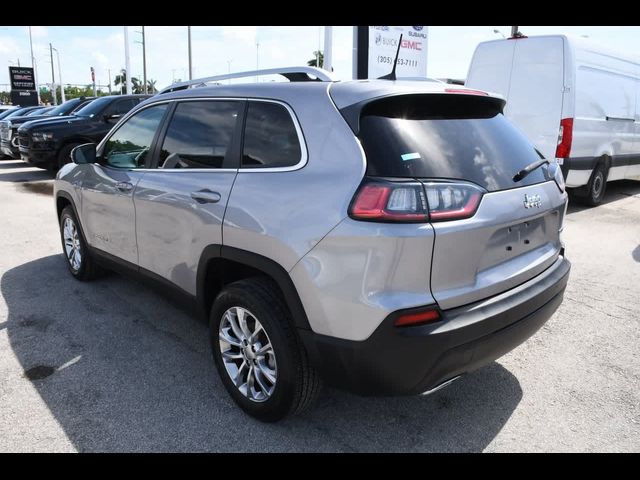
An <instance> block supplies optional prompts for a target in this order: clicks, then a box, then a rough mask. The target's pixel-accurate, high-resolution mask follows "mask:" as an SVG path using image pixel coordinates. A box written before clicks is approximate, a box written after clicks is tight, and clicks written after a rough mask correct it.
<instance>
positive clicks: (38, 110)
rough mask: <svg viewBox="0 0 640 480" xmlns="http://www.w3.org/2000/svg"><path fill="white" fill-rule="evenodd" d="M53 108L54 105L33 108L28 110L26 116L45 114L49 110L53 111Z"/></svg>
mask: <svg viewBox="0 0 640 480" xmlns="http://www.w3.org/2000/svg"><path fill="white" fill-rule="evenodd" d="M52 109H53V107H47V108H36V109H35V110H31V111H30V112H28V113H27V114H26V115H25V116H26V117H30V116H31V115H33V116H36V115H45V114H46V113H47V112H49V111H51V110H52Z"/></svg>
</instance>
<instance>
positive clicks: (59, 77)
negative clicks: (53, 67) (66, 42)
mask: <svg viewBox="0 0 640 480" xmlns="http://www.w3.org/2000/svg"><path fill="white" fill-rule="evenodd" d="M52 48H53V49H54V50H55V51H56V57H57V58H58V80H60V92H61V95H62V103H64V102H66V101H67V99H66V97H65V95H64V84H63V83H62V70H60V52H58V49H57V48H56V47H52Z"/></svg>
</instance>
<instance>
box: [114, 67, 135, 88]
mask: <svg viewBox="0 0 640 480" xmlns="http://www.w3.org/2000/svg"><path fill="white" fill-rule="evenodd" d="M113 83H114V84H115V86H116V87H117V86H120V93H124V88H125V86H126V84H127V71H126V70H125V69H124V68H123V69H122V70H120V75H116V78H115V80H114V81H113ZM131 93H142V85H141V84H140V80H138V79H137V78H136V77H131Z"/></svg>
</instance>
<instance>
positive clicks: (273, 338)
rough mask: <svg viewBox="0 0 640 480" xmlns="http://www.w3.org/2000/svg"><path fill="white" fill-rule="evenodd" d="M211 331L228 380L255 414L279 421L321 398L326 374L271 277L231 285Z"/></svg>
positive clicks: (231, 389) (219, 304)
mask: <svg viewBox="0 0 640 480" xmlns="http://www.w3.org/2000/svg"><path fill="white" fill-rule="evenodd" d="M242 318H244V323H243V322H242ZM209 331H210V341H211V348H212V351H213V357H214V360H215V364H216V367H217V369H218V373H219V374H220V378H221V379H222V383H223V384H224V386H225V388H226V389H227V391H228V392H229V394H230V395H231V397H232V398H233V400H234V401H235V402H236V404H237V405H238V406H240V408H242V410H244V411H245V412H246V413H248V414H249V415H251V416H253V417H255V418H257V419H258V420H261V421H264V422H275V421H278V420H280V419H282V418H285V417H287V416H289V415H293V414H297V413H300V412H302V411H304V410H305V409H307V408H308V407H309V406H310V405H311V404H312V403H313V402H314V400H315V399H316V397H317V395H318V393H319V392H320V387H321V381H320V378H319V376H318V373H317V372H316V370H315V369H314V368H313V367H312V366H311V365H310V364H309V361H308V358H307V354H306V351H305V350H304V348H303V347H302V344H301V342H300V339H299V338H298V335H297V333H296V331H295V328H294V326H293V321H292V319H291V313H290V312H289V309H288V308H287V306H286V304H285V301H284V299H283V298H282V294H281V292H280V290H279V289H278V287H277V286H276V284H275V283H274V282H273V281H272V280H271V279H269V278H266V277H253V278H248V279H244V280H240V281H237V282H234V283H231V284H229V285H228V286H226V287H225V288H224V289H223V290H222V291H221V292H220V294H219V295H218V296H217V297H216V299H215V301H214V303H213V306H212V308H211V316H210V328H209ZM245 332H246V334H245ZM269 347H270V348H269ZM261 352H262V353H261ZM243 365H244V366H245V367H243ZM247 365H248V366H247ZM252 377H253V378H252ZM234 378H235V380H234Z"/></svg>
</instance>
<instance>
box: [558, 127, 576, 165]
mask: <svg viewBox="0 0 640 480" xmlns="http://www.w3.org/2000/svg"><path fill="white" fill-rule="evenodd" d="M572 140H573V118H563V119H562V120H560V131H559V132H558V146H557V147H556V158H569V155H571V142H572Z"/></svg>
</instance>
